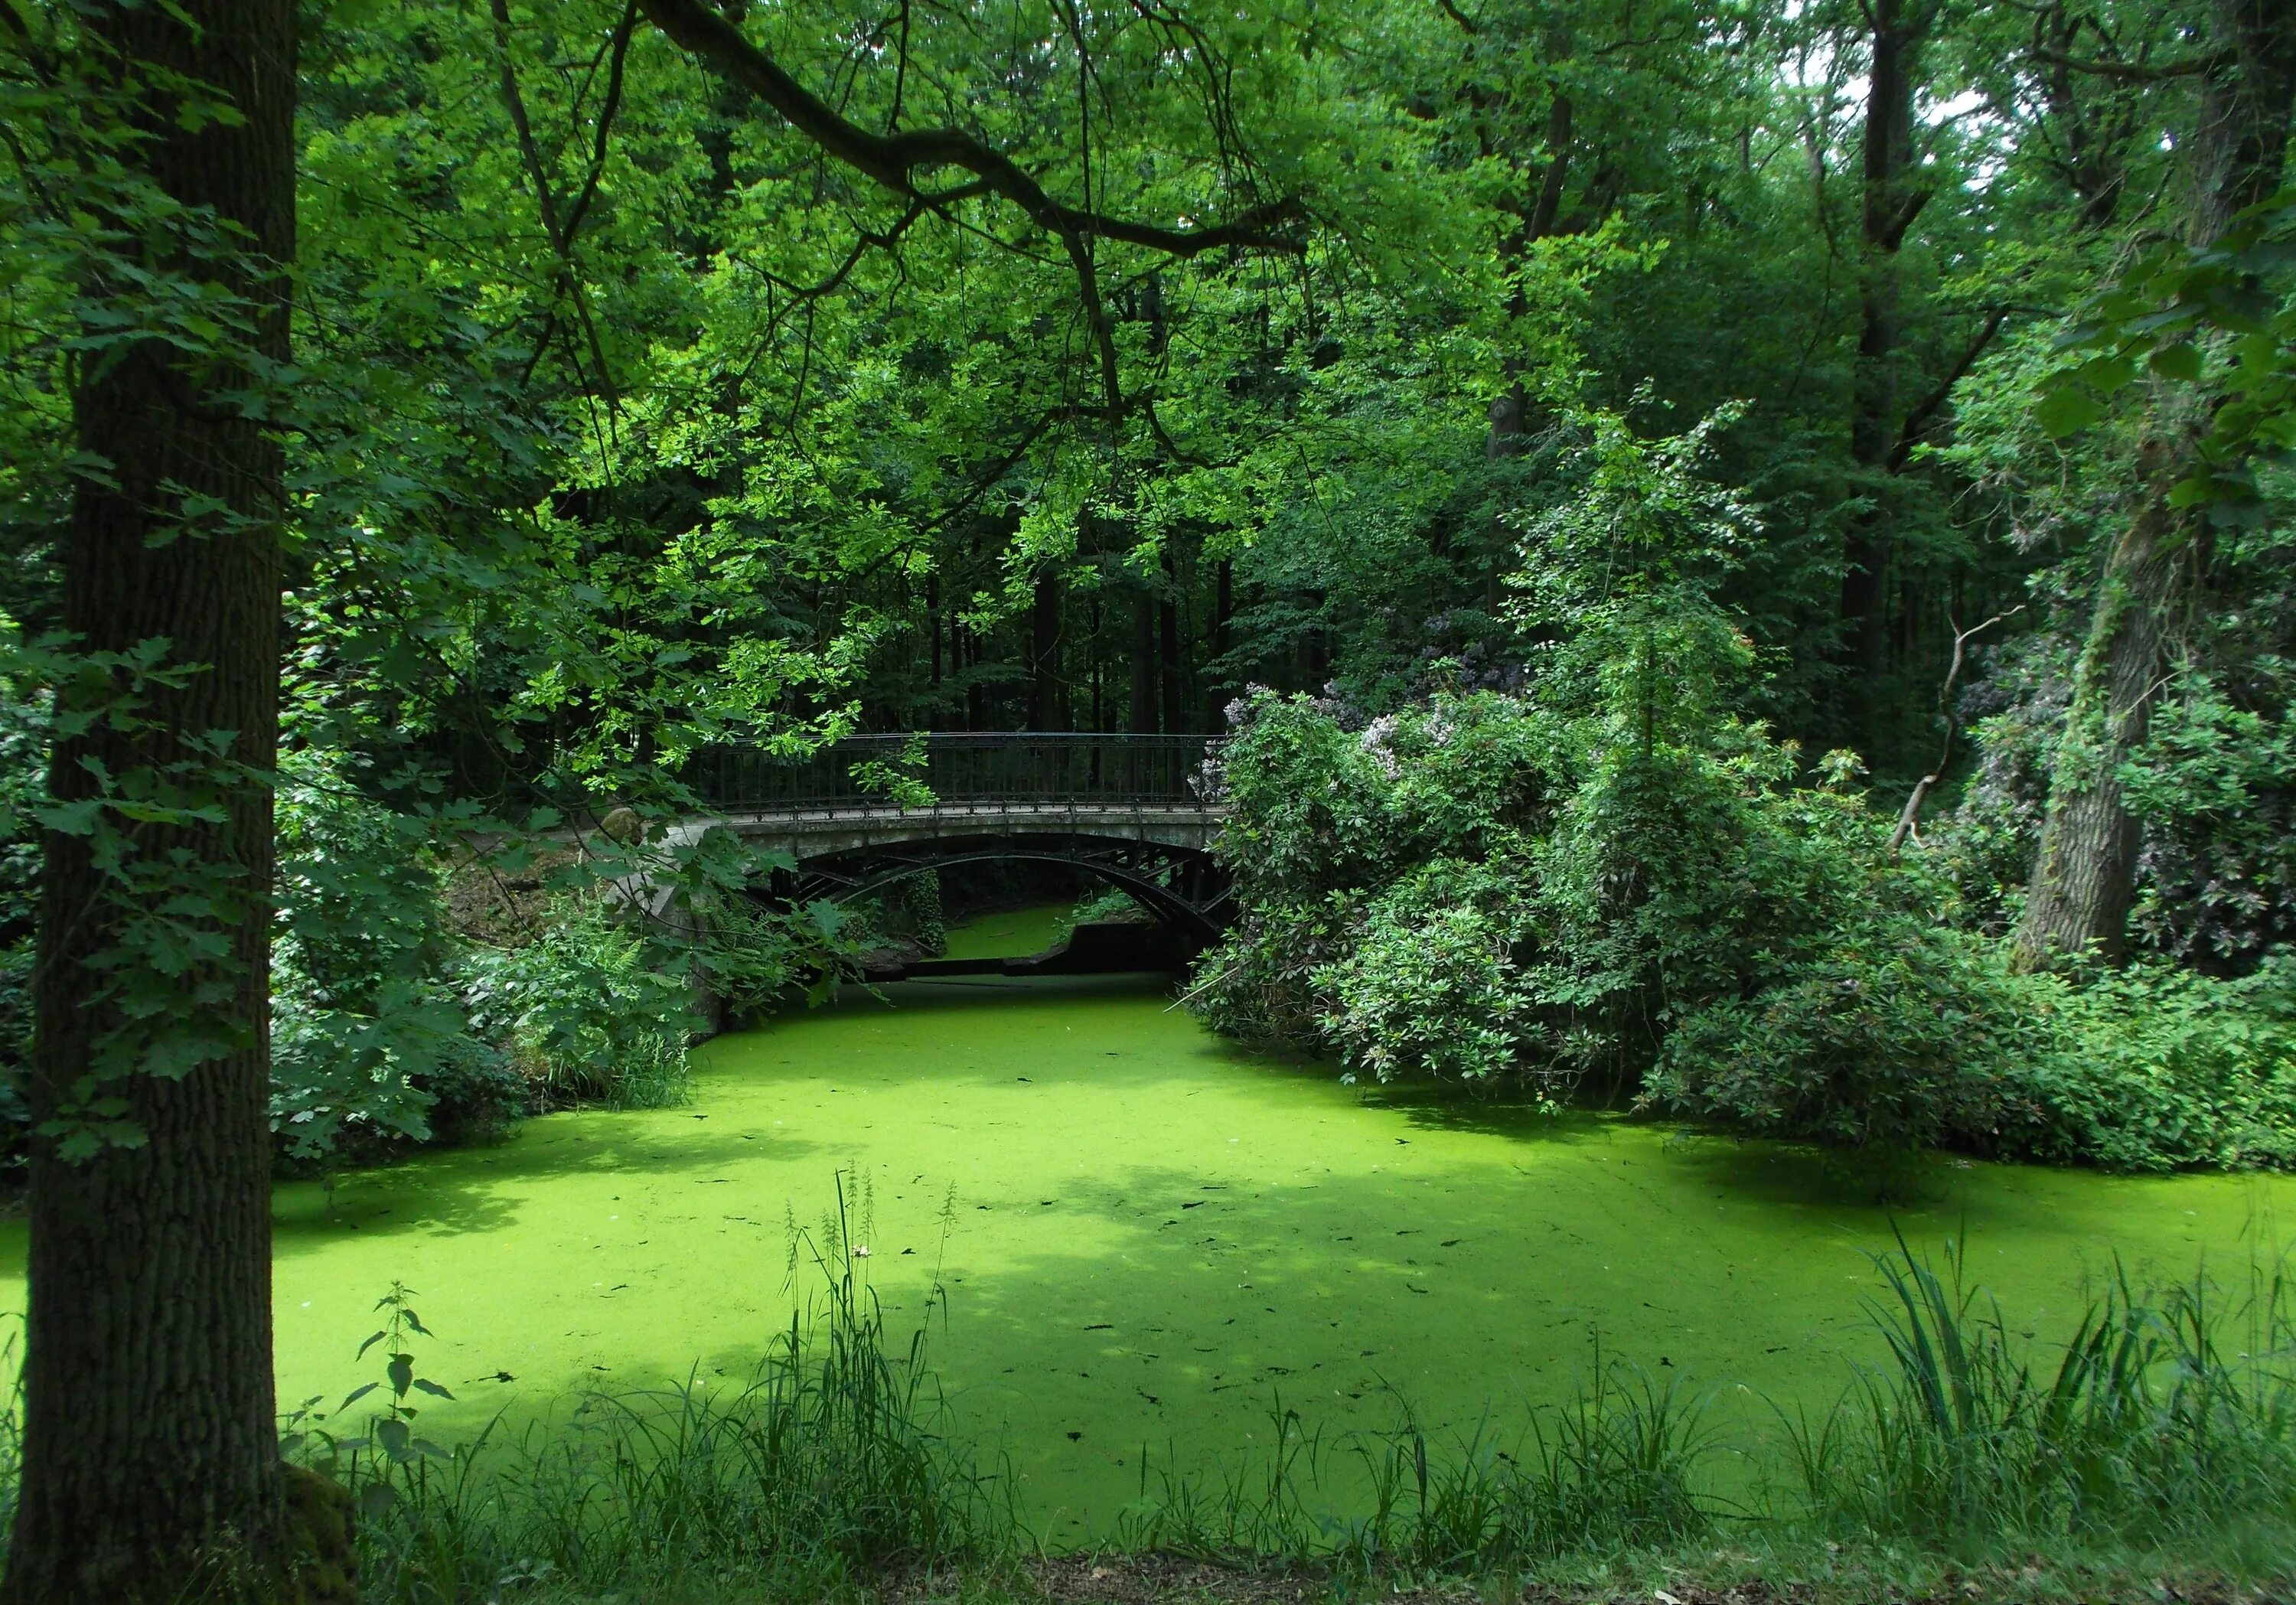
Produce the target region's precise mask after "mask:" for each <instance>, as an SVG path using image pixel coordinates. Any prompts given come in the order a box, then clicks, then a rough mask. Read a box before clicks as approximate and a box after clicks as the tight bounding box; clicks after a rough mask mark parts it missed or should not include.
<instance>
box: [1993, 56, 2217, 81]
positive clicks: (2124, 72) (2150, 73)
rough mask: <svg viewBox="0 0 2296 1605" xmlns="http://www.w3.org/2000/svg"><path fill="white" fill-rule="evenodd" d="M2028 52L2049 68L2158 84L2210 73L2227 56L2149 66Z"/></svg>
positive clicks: (2139, 63)
mask: <svg viewBox="0 0 2296 1605" xmlns="http://www.w3.org/2000/svg"><path fill="white" fill-rule="evenodd" d="M2031 55H2032V57H2033V59H2034V60H2035V61H2046V62H2048V63H2049V65H2051V66H2052V67H2062V68H2066V69H2068V70H2071V71H2074V72H2086V73H2088V74H2090V75H2092V76H2094V77H2096V78H2123V79H2126V80H2128V82H2130V83H2136V84H2157V83H2159V82H2161V80H2162V79H2164V78H2191V77H2192V76H2193V75H2194V74H2195V73H2202V72H2212V71H2214V70H2216V69H2217V68H2218V67H2221V66H2223V65H2224V64H2225V62H2226V61H2228V60H2229V59H2230V56H2229V54H2228V53H2226V52H2224V51H2215V52H2212V53H2210V54H2208V55H2204V56H2194V57H2193V58H2191V59H2190V60H2189V61H2171V62H2169V64H2168V65H2167V66H2165V67H2152V66H2148V65H2146V64H2145V63H2144V62H2142V61H2083V60H2081V59H2080V58H2079V57H2078V56H2069V55H2067V54H2065V53H2064V52H2062V51H2061V50H2047V49H2036V50H2034V51H2032V52H2031Z"/></svg>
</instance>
